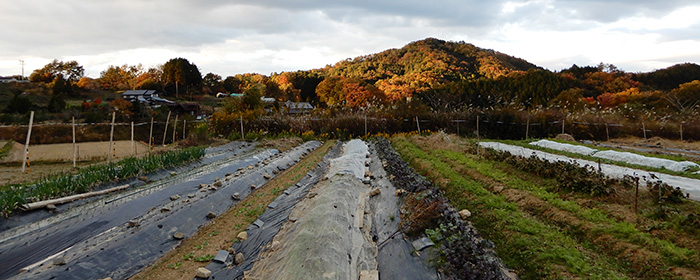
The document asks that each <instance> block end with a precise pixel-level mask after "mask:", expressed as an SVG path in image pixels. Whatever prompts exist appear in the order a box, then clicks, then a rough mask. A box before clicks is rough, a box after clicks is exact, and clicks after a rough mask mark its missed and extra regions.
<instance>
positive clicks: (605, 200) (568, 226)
mask: <svg viewBox="0 0 700 280" xmlns="http://www.w3.org/2000/svg"><path fill="white" fill-rule="evenodd" d="M392 144H393V145H394V147H395V148H396V149H397V151H398V152H399V153H400V154H401V155H402V156H403V157H404V159H406V160H407V161H408V162H410V163H411V165H412V166H414V167H415V168H416V170H418V171H419V172H420V173H421V174H424V175H425V176H427V177H428V178H430V179H432V180H433V181H434V182H436V183H437V184H438V185H439V187H440V189H441V190H443V191H444V192H445V194H446V196H447V197H448V198H449V199H450V201H451V202H452V203H454V205H455V206H457V207H463V208H467V209H470V211H472V213H474V214H473V216H472V218H471V221H472V222H473V223H474V224H475V225H476V227H477V228H478V229H479V230H480V232H481V233H482V234H483V235H484V236H485V237H486V238H487V239H490V240H492V241H493V242H494V243H495V244H496V251H497V252H498V254H499V256H500V257H501V258H503V260H504V262H505V263H506V264H507V265H508V266H509V267H510V268H511V269H515V271H516V272H517V273H518V275H519V276H520V277H521V278H523V279H542V278H588V279H591V278H592V279H629V278H635V279H639V278H641V279H659V278H666V279H673V278H681V279H697V277H698V271H699V270H698V267H697V263H698V255H697V250H698V249H699V246H698V245H699V244H700V243H698V241H699V239H700V238H699V237H698V231H697V228H698V220H697V218H696V217H697V215H698V214H699V213H700V212H699V209H700V208H699V207H698V204H697V202H694V201H690V200H685V199H678V200H674V201H675V202H671V201H672V200H673V199H671V198H669V197H664V200H662V201H661V202H659V201H658V200H659V196H658V192H657V191H654V189H653V187H656V188H657V189H658V186H654V185H652V188H647V187H646V186H642V187H640V188H639V200H638V206H637V212H636V213H635V211H634V204H635V199H634V197H635V194H634V188H633V187H632V186H629V185H628V184H626V183H625V182H622V181H615V180H610V179H607V178H604V177H598V178H600V179H599V180H598V179H595V178H596V176H597V175H595V173H594V172H593V173H588V172H586V173H580V174H576V173H575V172H573V169H574V168H573V167H572V166H569V165H563V164H553V165H551V166H544V165H543V166H542V167H538V166H536V165H539V164H540V163H538V162H537V161H533V160H526V159H525V158H521V159H517V158H516V157H512V156H510V155H505V154H502V153H498V152H493V151H488V150H484V149H481V148H475V147H474V146H472V145H473V144H472V143H469V142H466V141H464V140H461V139H457V138H455V137H450V136H448V135H444V134H442V135H441V134H435V135H432V136H430V137H422V136H409V137H397V138H394V139H392ZM558 165H560V166H561V167H562V168H564V169H561V170H557V169H554V168H555V167H556V166H558ZM562 173H566V174H562Z"/></svg>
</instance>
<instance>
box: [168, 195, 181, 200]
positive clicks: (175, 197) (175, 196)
mask: <svg viewBox="0 0 700 280" xmlns="http://www.w3.org/2000/svg"><path fill="white" fill-rule="evenodd" d="M180 197H181V196H180V195H179V194H176V195H173V196H171V197H170V200H171V201H175V200H178V199H180Z"/></svg>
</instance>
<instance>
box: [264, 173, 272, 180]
mask: <svg viewBox="0 0 700 280" xmlns="http://www.w3.org/2000/svg"><path fill="white" fill-rule="evenodd" d="M263 178H265V180H270V178H271V176H270V174H265V175H263Z"/></svg>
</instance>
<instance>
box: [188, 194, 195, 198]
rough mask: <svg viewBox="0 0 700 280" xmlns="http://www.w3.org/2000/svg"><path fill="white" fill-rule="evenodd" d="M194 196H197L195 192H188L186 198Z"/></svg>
mask: <svg viewBox="0 0 700 280" xmlns="http://www.w3.org/2000/svg"><path fill="white" fill-rule="evenodd" d="M195 196H197V194H196V193H191V194H188V195H187V197H188V198H194V197H195Z"/></svg>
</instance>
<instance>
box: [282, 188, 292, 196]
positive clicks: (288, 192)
mask: <svg viewBox="0 0 700 280" xmlns="http://www.w3.org/2000/svg"><path fill="white" fill-rule="evenodd" d="M283 193H284V194H286V195H290V194H292V192H291V191H289V190H288V189H287V190H284V192H283Z"/></svg>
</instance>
